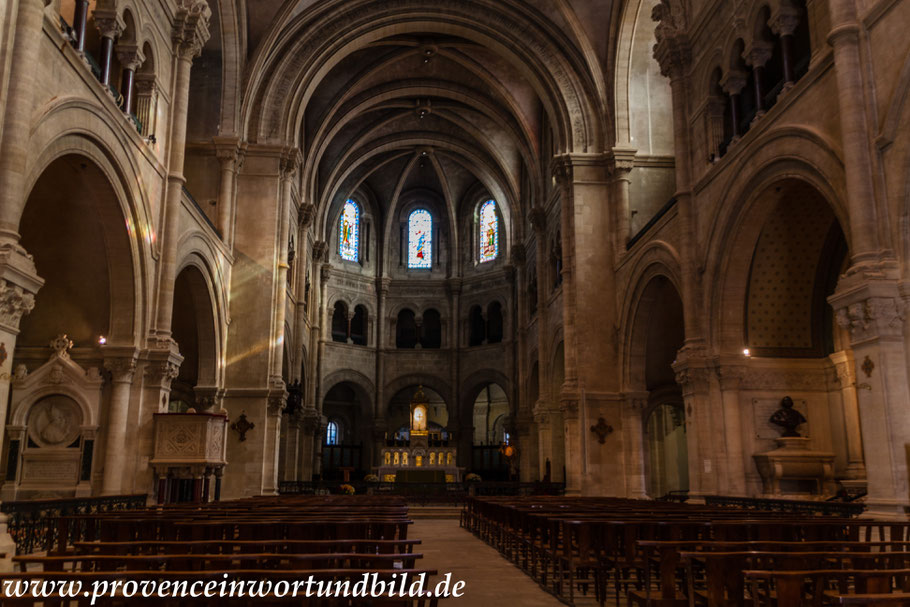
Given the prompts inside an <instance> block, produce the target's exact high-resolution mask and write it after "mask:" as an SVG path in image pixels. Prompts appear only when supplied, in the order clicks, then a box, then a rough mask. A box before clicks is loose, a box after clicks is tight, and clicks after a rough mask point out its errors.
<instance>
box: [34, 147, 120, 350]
mask: <svg viewBox="0 0 910 607" xmlns="http://www.w3.org/2000/svg"><path fill="white" fill-rule="evenodd" d="M60 184H67V187H66V188H62V187H60ZM51 218H52V219H51ZM128 225H130V224H129V222H127V221H126V220H125V218H124V215H123V210H122V207H121V204H120V201H119V200H118V196H117V193H116V192H115V190H114V188H113V186H112V184H111V182H110V181H109V179H108V176H107V175H106V174H105V173H104V171H103V170H102V169H101V168H99V167H98V165H96V164H95V163H94V162H92V161H91V160H89V159H88V158H86V157H84V156H79V155H75V154H70V155H66V156H63V157H61V158H58V159H57V160H55V161H53V162H52V163H50V165H48V167H47V168H46V169H45V170H44V172H43V173H42V174H41V176H40V177H39V179H38V181H37V182H36V183H35V185H34V187H33V188H32V191H31V193H30V194H29V198H28V201H27V203H26V206H25V210H24V212H23V214H22V219H21V222H20V225H19V232H20V234H21V235H22V245H23V246H24V247H25V248H26V250H27V251H29V253H31V254H32V255H33V256H34V258H35V265H36V267H37V269H38V274H39V275H40V276H42V277H43V278H44V280H45V284H44V286H43V287H42V289H41V291H40V292H39V293H38V296H37V297H36V299H35V309H34V310H32V312H31V313H30V314H28V315H27V316H25V317H23V319H22V322H21V325H20V328H21V332H20V334H19V338H18V340H17V349H24V348H42V349H43V348H46V347H47V345H48V343H49V342H50V341H51V340H52V339H53V338H54V337H56V336H57V335H58V334H60V333H66V334H67V335H68V336H69V338H70V339H71V340H72V341H73V343H74V346H75V348H77V349H79V348H93V347H95V346H97V345H98V344H99V339H100V338H101V337H104V340H103V341H105V342H106V343H109V344H117V345H123V344H131V343H133V336H134V318H135V310H134V308H135V298H136V294H135V283H134V277H133V265H132V263H130V260H132V252H131V246H130V234H129V231H128V228H127V226H128ZM112 260H117V263H111V261H112ZM115 294H116V297H114V295H115ZM23 354H24V352H23ZM40 358H41V359H44V358H46V356H45V355H44V353H41V355H40Z"/></svg>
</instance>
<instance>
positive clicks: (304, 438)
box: [297, 408, 320, 481]
mask: <svg viewBox="0 0 910 607" xmlns="http://www.w3.org/2000/svg"><path fill="white" fill-rule="evenodd" d="M319 422H320V415H319V413H318V412H317V411H316V410H315V409H312V408H311V409H306V410H304V412H303V416H302V419H301V423H300V461H299V463H298V466H297V468H298V470H299V474H300V476H299V478H300V480H302V481H310V480H313V472H314V470H315V463H316V451H315V448H316V444H315V440H316V434H317V433H318V432H319Z"/></svg>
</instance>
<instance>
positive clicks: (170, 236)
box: [155, 0, 211, 339]
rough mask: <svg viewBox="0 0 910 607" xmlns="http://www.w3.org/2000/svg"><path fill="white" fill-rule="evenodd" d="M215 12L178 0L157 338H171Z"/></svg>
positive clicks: (199, 0)
mask: <svg viewBox="0 0 910 607" xmlns="http://www.w3.org/2000/svg"><path fill="white" fill-rule="evenodd" d="M210 16H211V11H210V10H209V7H208V4H207V3H206V2H205V0H178V1H177V14H176V16H175V17H174V30H173V33H172V38H173V41H174V53H175V55H176V75H175V77H174V92H173V95H172V104H171V125H170V126H171V134H170V138H169V140H168V147H169V153H170V155H169V158H168V178H167V191H166V194H165V195H166V199H165V209H164V218H165V219H164V229H163V231H162V235H161V262H160V267H161V269H160V271H159V277H158V310H157V321H156V323H155V332H156V334H157V335H158V336H159V337H161V338H164V339H169V338H170V335H171V320H172V318H173V313H174V280H175V279H176V278H177V239H178V238H179V236H180V233H179V232H180V230H179V225H178V219H179V216H180V206H181V199H182V197H183V186H184V184H185V183H186V179H185V178H184V176H183V164H184V159H185V157H186V149H185V148H186V117H187V111H188V109H189V95H190V71H191V69H192V67H193V58H194V57H196V56H198V55H199V54H200V53H201V52H202V47H203V45H204V44H205V42H206V40H208V39H209V29H208V23H209V17H210Z"/></svg>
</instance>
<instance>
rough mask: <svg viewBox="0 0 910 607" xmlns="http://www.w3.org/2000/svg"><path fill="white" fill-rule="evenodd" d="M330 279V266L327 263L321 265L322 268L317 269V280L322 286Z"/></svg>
mask: <svg viewBox="0 0 910 607" xmlns="http://www.w3.org/2000/svg"><path fill="white" fill-rule="evenodd" d="M331 277H332V266H330V265H329V264H327V263H324V264H322V267H320V268H319V280H321V281H322V284H325V283H327V282H328V281H329V279H330V278H331Z"/></svg>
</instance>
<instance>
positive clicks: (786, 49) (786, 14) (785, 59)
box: [770, 2, 807, 93]
mask: <svg viewBox="0 0 910 607" xmlns="http://www.w3.org/2000/svg"><path fill="white" fill-rule="evenodd" d="M799 18H800V14H799V9H797V8H796V7H794V6H792V5H790V4H786V3H783V2H782V3H780V5H779V6H778V7H777V8H776V9H775V11H774V13H773V14H772V15H771V23H770V25H771V31H772V32H774V33H775V34H777V35H778V36H780V50H781V62H782V67H783V69H784V89H783V91H782V93H785V92H787V91H789V90H790V89H791V88H793V82H794V80H796V77H795V74H794V73H793V69H794V66H793V34H794V33H795V32H796V27H797V26H798V25H799ZM803 18H804V19H805V18H807V17H806V16H805V15H804V16H803Z"/></svg>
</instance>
